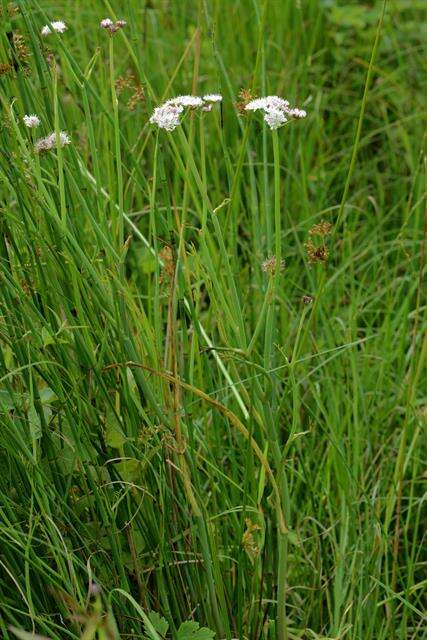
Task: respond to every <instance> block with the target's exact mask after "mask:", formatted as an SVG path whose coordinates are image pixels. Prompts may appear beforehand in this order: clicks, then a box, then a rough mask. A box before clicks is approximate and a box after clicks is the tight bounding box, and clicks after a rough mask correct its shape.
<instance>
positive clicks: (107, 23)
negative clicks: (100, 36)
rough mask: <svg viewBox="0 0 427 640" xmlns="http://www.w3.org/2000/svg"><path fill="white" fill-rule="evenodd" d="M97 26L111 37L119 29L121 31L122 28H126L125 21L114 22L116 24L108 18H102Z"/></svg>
mask: <svg viewBox="0 0 427 640" xmlns="http://www.w3.org/2000/svg"><path fill="white" fill-rule="evenodd" d="M99 26H100V27H101V28H102V29H106V30H107V31H109V33H110V35H112V36H113V35H114V34H115V33H117V31H119V29H123V27H125V26H126V20H116V22H113V21H112V20H110V18H104V19H103V20H101V22H100V23H99Z"/></svg>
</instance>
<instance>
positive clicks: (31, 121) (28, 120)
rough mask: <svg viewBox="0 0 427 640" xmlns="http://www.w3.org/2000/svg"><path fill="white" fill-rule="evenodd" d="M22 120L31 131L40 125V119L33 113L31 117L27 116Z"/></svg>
mask: <svg viewBox="0 0 427 640" xmlns="http://www.w3.org/2000/svg"><path fill="white" fill-rule="evenodd" d="M22 120H23V122H24V124H25V126H26V127H28V128H29V129H35V128H36V127H38V126H39V124H40V118H39V117H38V116H36V115H35V114H34V113H32V114H31V115H30V116H27V115H25V116H24V117H23V118H22Z"/></svg>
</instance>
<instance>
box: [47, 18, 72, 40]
mask: <svg viewBox="0 0 427 640" xmlns="http://www.w3.org/2000/svg"><path fill="white" fill-rule="evenodd" d="M67 28H68V27H67V25H66V24H65V22H62V20H56V21H54V22H51V23H50V25H48V24H45V26H44V27H43V29H42V30H41V34H42V36H48V35H49V34H50V33H52V30H53V31H56V33H64V31H66V30H67Z"/></svg>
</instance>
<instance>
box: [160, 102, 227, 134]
mask: <svg viewBox="0 0 427 640" xmlns="http://www.w3.org/2000/svg"><path fill="white" fill-rule="evenodd" d="M221 100H222V96H220V95H219V94H213V93H212V94H207V95H205V96H203V98H200V96H191V95H185V96H177V97H176V98H170V99H169V100H166V102H165V103H164V104H162V105H160V107H156V108H155V109H154V112H153V115H152V116H151V118H150V122H151V124H156V125H157V126H158V127H160V129H165V130H166V131H173V130H174V129H175V128H176V127H177V126H178V125H180V124H181V119H180V116H181V114H182V112H183V111H184V109H186V108H193V109H198V108H200V109H201V110H202V111H211V109H212V106H213V104H214V103H215V102H220V101H221Z"/></svg>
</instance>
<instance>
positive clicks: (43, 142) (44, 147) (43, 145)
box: [34, 131, 71, 153]
mask: <svg viewBox="0 0 427 640" xmlns="http://www.w3.org/2000/svg"><path fill="white" fill-rule="evenodd" d="M59 144H60V146H61V147H65V146H66V145H67V144H71V140H70V137H69V135H68V133H66V132H65V131H60V132H59ZM34 146H35V150H36V151H37V152H38V153H40V152H43V151H50V150H51V149H54V148H55V147H56V133H55V131H53V132H52V133H50V134H49V135H48V136H46V137H45V138H40V140H37V142H36V144H35V145H34Z"/></svg>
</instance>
